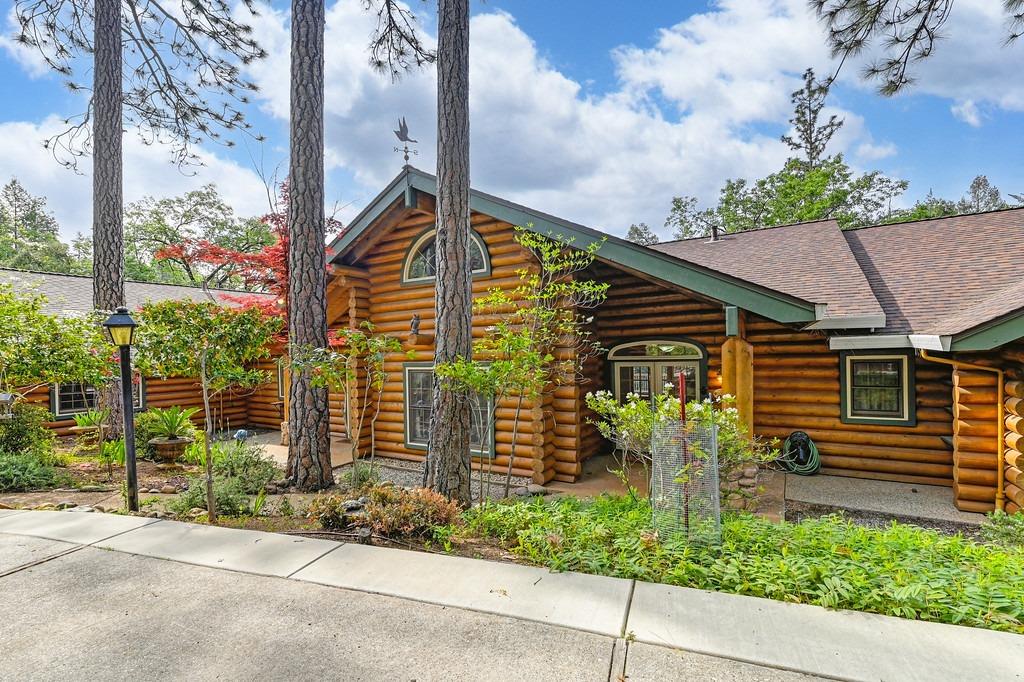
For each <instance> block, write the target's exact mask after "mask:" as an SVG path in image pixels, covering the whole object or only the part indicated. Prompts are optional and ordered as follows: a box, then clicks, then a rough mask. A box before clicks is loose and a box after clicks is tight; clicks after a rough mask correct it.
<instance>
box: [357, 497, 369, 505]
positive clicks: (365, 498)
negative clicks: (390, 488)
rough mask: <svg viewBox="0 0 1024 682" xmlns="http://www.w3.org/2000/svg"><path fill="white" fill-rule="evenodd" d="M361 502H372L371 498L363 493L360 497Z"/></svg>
mask: <svg viewBox="0 0 1024 682" xmlns="http://www.w3.org/2000/svg"><path fill="white" fill-rule="evenodd" d="M359 504H370V498H369V497H367V496H366V495H363V496H362V497H360V498H359Z"/></svg>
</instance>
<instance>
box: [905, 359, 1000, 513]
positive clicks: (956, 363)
mask: <svg viewBox="0 0 1024 682" xmlns="http://www.w3.org/2000/svg"><path fill="white" fill-rule="evenodd" d="M918 352H919V353H920V355H921V359H923V360H928V361H930V362H938V363H941V364H943V365H949V366H951V367H952V368H954V369H974V370H978V371H981V372H993V373H995V375H996V377H997V378H998V381H997V385H998V388H997V389H996V391H997V393H996V417H997V419H998V420H999V423H998V425H997V431H996V433H997V434H998V438H999V441H998V444H997V450H996V509H997V510H999V511H1003V508H1004V507H1005V506H1006V493H1005V492H1004V491H1003V487H1004V480H1003V479H1004V478H1005V475H1006V472H1005V469H1004V467H1005V466H1006V442H1005V440H1004V438H1005V436H1006V424H1005V422H1004V420H1005V419H1006V407H1005V405H1004V400H1005V399H1006V398H1005V396H1004V395H1003V393H1004V381H1005V375H1004V372H1003V370H1001V369H997V368H995V367H986V366H985V365H976V364H974V363H973V362H963V361H962V360H953V359H952V358H937V357H935V356H934V355H929V354H928V351H926V350H924V349H921V350H920V351H918Z"/></svg>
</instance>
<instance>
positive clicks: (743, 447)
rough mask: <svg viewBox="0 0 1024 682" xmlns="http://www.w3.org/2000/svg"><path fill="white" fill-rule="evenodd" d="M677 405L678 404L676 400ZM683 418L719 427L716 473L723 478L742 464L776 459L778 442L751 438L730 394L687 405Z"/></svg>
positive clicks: (756, 437) (761, 462)
mask: <svg viewBox="0 0 1024 682" xmlns="http://www.w3.org/2000/svg"><path fill="white" fill-rule="evenodd" d="M676 404H677V405H678V404H679V401H678V400H677V401H676ZM686 418H687V420H689V421H694V422H698V423H700V424H703V425H705V426H708V425H710V424H712V423H713V424H714V425H715V426H716V427H718V436H717V443H718V471H719V474H720V475H721V476H722V477H723V478H724V477H725V476H727V475H728V474H729V472H731V471H735V470H736V469H738V468H740V467H743V466H744V465H747V464H763V463H765V462H773V461H775V460H776V459H778V457H779V448H778V445H779V440H778V439H777V438H774V439H772V440H770V441H765V440H764V439H762V438H760V437H758V436H751V435H750V433H748V432H747V425H746V424H745V423H744V422H743V420H742V419H741V418H740V412H739V410H738V409H736V399H735V398H734V397H733V396H731V395H723V396H721V397H720V398H705V399H704V400H702V401H699V402H698V401H693V402H689V403H687V404H686Z"/></svg>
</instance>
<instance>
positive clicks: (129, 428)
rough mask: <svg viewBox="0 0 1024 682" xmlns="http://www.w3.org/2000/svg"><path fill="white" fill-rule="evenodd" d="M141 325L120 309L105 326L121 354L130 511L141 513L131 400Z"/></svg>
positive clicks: (133, 403) (126, 311) (133, 404)
mask: <svg viewBox="0 0 1024 682" xmlns="http://www.w3.org/2000/svg"><path fill="white" fill-rule="evenodd" d="M137 326H139V325H138V324H137V323H136V322H135V320H133V319H132V316H131V315H129V314H128V309H127V308H118V309H117V310H115V311H114V314H113V315H111V316H110V317H108V318H107V321H106V322H104V323H103V328H104V329H106V330H107V336H109V337H110V342H111V343H113V344H114V345H115V346H117V348H118V350H120V352H121V400H122V403H123V408H124V469H125V477H126V478H127V479H128V510H129V511H139V476H138V473H137V472H136V470H135V409H134V407H135V400H134V399H133V398H132V341H134V340H135V328H136V327H137Z"/></svg>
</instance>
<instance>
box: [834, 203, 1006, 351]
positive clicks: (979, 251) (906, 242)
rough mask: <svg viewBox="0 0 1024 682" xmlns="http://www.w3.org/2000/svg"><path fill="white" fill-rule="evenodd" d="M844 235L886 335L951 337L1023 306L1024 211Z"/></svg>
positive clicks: (966, 217) (859, 230)
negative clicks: (882, 312)
mask: <svg viewBox="0 0 1024 682" xmlns="http://www.w3.org/2000/svg"><path fill="white" fill-rule="evenodd" d="M844 236H845V237H846V240H847V242H848V243H849V245H850V248H851V250H852V251H853V254H854V256H855V257H856V258H857V261H858V263H860V266H861V269H862V270H863V271H864V274H865V275H867V279H868V282H869V283H870V285H871V289H872V290H873V291H874V294H875V297H876V298H877V299H878V301H879V302H880V303H881V304H882V307H883V309H884V310H885V314H886V320H887V322H886V326H885V329H884V330H880V331H882V332H884V333H891V334H906V333H917V334H939V335H948V334H956V333H959V332H962V331H966V330H968V329H971V328H973V327H976V326H978V325H980V324H983V323H985V322H988V321H990V320H992V319H995V318H997V317H1000V316H1002V315H1006V314H1009V313H1012V312H1015V311H1017V310H1019V309H1022V308H1024V285H1022V284H1021V268H1020V265H1021V264H1022V258H1021V255H1020V254H1021V250H1020V249H1021V243H1022V241H1024V209H1009V210H1004V211H993V212H989V213H977V214H974V215H964V216H953V217H948V218H937V219H933V220H920V221H917V222H912V223H898V224H895V225H880V226H877V227H869V228H861V229H858V230H849V231H847V232H845V233H844Z"/></svg>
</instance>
